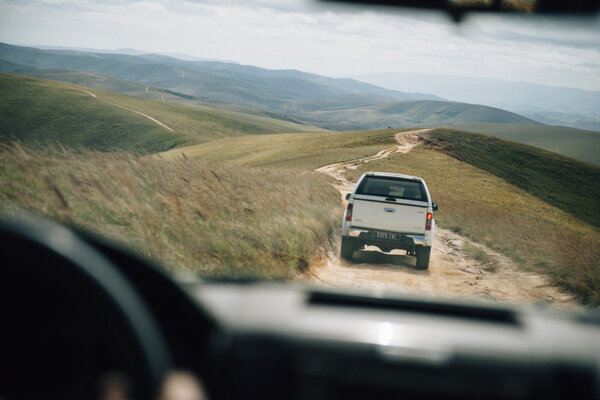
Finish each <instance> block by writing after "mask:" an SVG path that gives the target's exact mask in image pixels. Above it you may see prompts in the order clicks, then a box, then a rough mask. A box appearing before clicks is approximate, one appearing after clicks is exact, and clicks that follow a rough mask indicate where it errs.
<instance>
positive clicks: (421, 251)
mask: <svg viewBox="0 0 600 400" xmlns="http://www.w3.org/2000/svg"><path fill="white" fill-rule="evenodd" d="M430 256H431V247H430V246H428V247H417V268H418V269H428V268H429V257H430Z"/></svg>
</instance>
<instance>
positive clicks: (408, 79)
mask: <svg viewBox="0 0 600 400" xmlns="http://www.w3.org/2000/svg"><path fill="white" fill-rule="evenodd" d="M356 79H359V80H361V81H364V82H368V83H371V84H374V85H379V86H382V87H385V88H388V89H395V90H406V91H411V90H416V89H417V88H418V90H419V91H423V92H426V93H432V94H435V95H437V96H441V97H443V98H445V99H448V100H449V101H460V102H466V103H475V104H484V105H488V106H492V107H500V108H503V109H505V110H509V111H512V112H515V113H519V114H521V115H523V116H526V117H528V118H531V119H535V120H536V121H539V122H542V123H544V124H549V125H563V126H570V127H574V128H579V129H587V130H595V131H600V91H590V90H581V89H575V88H566V87H553V86H544V85H536V84H532V83H526V82H509V81H503V80H499V79H491V78H469V77H460V76H447V75H434V74H413V73H382V74H369V75H361V76H357V77H356Z"/></svg>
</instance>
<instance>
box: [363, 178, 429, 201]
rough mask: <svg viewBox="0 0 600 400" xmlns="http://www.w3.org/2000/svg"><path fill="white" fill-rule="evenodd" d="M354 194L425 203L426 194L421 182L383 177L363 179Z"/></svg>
mask: <svg viewBox="0 0 600 400" xmlns="http://www.w3.org/2000/svg"><path fill="white" fill-rule="evenodd" d="M356 194H364V195H369V196H383V197H395V198H400V199H406V200H417V201H427V194H426V192H425V188H424V187H423V184H422V183H421V182H415V181H411V180H406V179H401V178H391V177H385V176H367V177H365V178H364V179H363V181H362V182H361V183H360V186H359V187H358V189H356Z"/></svg>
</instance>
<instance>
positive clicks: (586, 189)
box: [429, 130, 600, 226]
mask: <svg viewBox="0 0 600 400" xmlns="http://www.w3.org/2000/svg"><path fill="white" fill-rule="evenodd" d="M429 138H430V140H431V141H432V143H433V144H434V145H436V146H440V147H441V148H442V149H443V151H445V152H447V153H449V154H451V155H452V156H454V157H456V158H457V159H459V160H461V161H464V162H467V163H469V164H471V165H473V166H475V167H477V168H480V169H482V170H484V171H488V172H490V173H492V174H494V175H496V176H498V177H500V178H502V179H504V180H506V181H507V182H509V183H512V184H513V185H515V186H517V187H520V188H522V189H524V190H525V191H527V192H529V193H531V194H532V195H534V196H536V197H538V198H539V199H541V200H543V201H545V202H547V203H549V204H551V205H553V206H556V207H558V208H560V209H562V210H564V211H566V212H568V213H570V214H572V215H574V216H575V217H577V218H579V219H581V220H583V221H585V222H587V223H589V224H592V225H595V226H600V213H599V212H598V210H599V209H600V167H597V166H595V165H592V164H587V163H582V162H579V161H576V160H573V159H571V158H568V157H564V156H561V155H559V154H556V153H552V152H548V151H544V150H540V149H536V148H533V147H530V146H526V145H522V144H519V143H515V142H511V141H507V140H502V139H497V138H493V137H489V136H485V135H480V134H474V133H468V132H461V131H450V130H436V131H434V132H433V133H431V134H430V135H429Z"/></svg>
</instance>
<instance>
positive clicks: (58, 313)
mask: <svg viewBox="0 0 600 400" xmlns="http://www.w3.org/2000/svg"><path fill="white" fill-rule="evenodd" d="M0 249H1V253H0V327H1V328H0V398H3V399H7V400H12V399H39V398H57V399H58V398H61V399H78V398H94V397H100V395H99V391H102V388H101V387H100V386H101V385H102V378H103V377H106V376H115V374H117V375H118V376H119V377H121V378H122V380H124V381H125V382H126V386H127V387H128V389H129V393H128V396H129V398H139V399H151V398H152V397H153V396H155V394H156V390H157V389H158V387H159V384H160V381H161V379H162V378H163V376H164V375H165V373H166V372H167V371H168V370H169V367H170V364H171V361H170V358H171V357H170V353H169V349H168V347H167V344H166V341H165V339H164V337H163V334H162V332H161V330H160V328H159V326H158V324H157V322H156V320H155V318H154V316H153V314H152V312H151V310H150V308H149V307H148V305H147V304H146V303H145V301H144V299H143V297H142V296H141V295H140V294H139V293H138V292H137V291H136V289H135V287H134V286H133V285H132V284H131V283H130V281H128V279H127V278H126V277H125V275H123V274H122V273H121V271H120V270H119V269H118V268H117V267H116V266H115V265H113V264H112V263H111V262H110V261H109V260H108V259H107V258H106V257H104V256H103V255H102V254H101V253H100V252H99V251H98V250H97V249H96V248H94V247H93V246H91V245H90V244H88V243H87V242H86V241H84V240H83V239H82V238H81V237H79V236H78V235H76V234H75V233H73V232H72V231H70V230H68V229H66V228H64V227H63V226H61V225H59V224H57V223H54V222H51V221H48V220H44V219H38V218H32V217H17V218H15V217H13V218H4V219H1V220H0ZM157 295H160V294H159V293H157ZM107 374H108V375H107ZM111 374H112V375H111Z"/></svg>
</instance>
